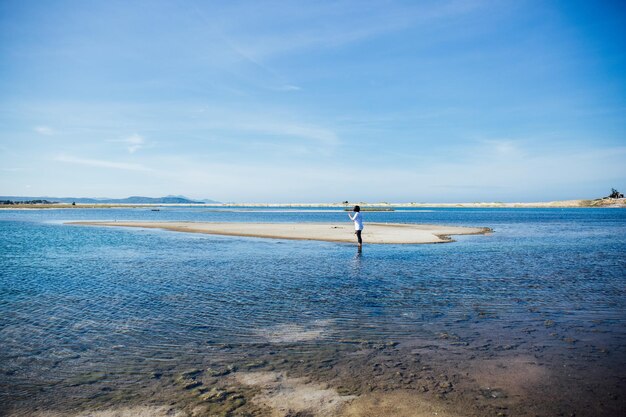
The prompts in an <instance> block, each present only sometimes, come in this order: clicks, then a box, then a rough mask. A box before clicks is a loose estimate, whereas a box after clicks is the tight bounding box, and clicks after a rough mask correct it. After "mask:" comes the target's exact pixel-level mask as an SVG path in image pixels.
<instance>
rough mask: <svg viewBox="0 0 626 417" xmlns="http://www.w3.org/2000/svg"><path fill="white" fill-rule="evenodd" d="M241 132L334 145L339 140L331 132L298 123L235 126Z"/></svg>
mask: <svg viewBox="0 0 626 417" xmlns="http://www.w3.org/2000/svg"><path fill="white" fill-rule="evenodd" d="M237 128H239V129H241V130H247V131H253V132H259V133H262V134H267V135H276V136H287V137H297V138H302V139H307V140H311V141H315V142H321V143H324V144H326V145H335V144H337V143H338V142H339V138H338V137H337V135H336V134H335V132H333V131H332V130H329V129H326V128H323V127H319V126H314V125H307V124H298V123H250V124H242V125H240V126H237Z"/></svg>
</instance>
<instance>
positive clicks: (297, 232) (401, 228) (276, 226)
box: [66, 221, 492, 244]
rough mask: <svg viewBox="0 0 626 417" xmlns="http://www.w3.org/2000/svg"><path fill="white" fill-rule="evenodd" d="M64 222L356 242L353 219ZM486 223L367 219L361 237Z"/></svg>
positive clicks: (380, 240) (381, 238)
mask: <svg viewBox="0 0 626 417" xmlns="http://www.w3.org/2000/svg"><path fill="white" fill-rule="evenodd" d="M66 224H72V225H85V226H116V227H139V228H147V229H164V230H171V231H176V232H187V233H206V234H211V235H225V236H243V237H256V238H270V239H294V240H319V241H325V242H355V236H354V226H353V225H352V223H349V222H346V223H345V224H342V223H336V224H335V223H230V222H228V223H211V222H143V221H142V222H131V221H113V222H111V221H81V222H69V223H66ZM491 231H492V230H491V229H489V228H487V227H462V226H443V225H431V224H400V223H367V224H366V225H365V228H364V230H363V241H364V242H365V243H374V244H421V243H445V242H451V241H452V239H451V238H450V236H452V235H476V234H486V233H489V232H491Z"/></svg>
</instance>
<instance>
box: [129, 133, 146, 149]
mask: <svg viewBox="0 0 626 417" xmlns="http://www.w3.org/2000/svg"><path fill="white" fill-rule="evenodd" d="M126 143H128V152H130V153H135V152H137V151H138V150H139V149H141V148H142V147H143V146H144V144H145V143H146V140H145V139H144V138H143V137H142V136H140V135H138V134H134V135H131V136H129V137H127V138H126Z"/></svg>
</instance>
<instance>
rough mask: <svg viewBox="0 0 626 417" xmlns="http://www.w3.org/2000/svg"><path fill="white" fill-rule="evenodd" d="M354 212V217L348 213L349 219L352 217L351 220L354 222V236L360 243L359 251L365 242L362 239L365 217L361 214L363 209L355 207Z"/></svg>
mask: <svg viewBox="0 0 626 417" xmlns="http://www.w3.org/2000/svg"><path fill="white" fill-rule="evenodd" d="M352 211H353V212H354V216H353V215H351V214H350V213H348V217H350V220H352V221H354V230H355V232H354V234H355V235H356V239H357V241H358V242H359V250H361V247H362V246H363V240H362V239H361V231H362V230H363V215H362V214H361V207H359V206H354V208H353V209H352Z"/></svg>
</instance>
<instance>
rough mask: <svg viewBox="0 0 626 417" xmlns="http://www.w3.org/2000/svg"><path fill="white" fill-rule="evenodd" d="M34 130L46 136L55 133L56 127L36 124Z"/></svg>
mask: <svg viewBox="0 0 626 417" xmlns="http://www.w3.org/2000/svg"><path fill="white" fill-rule="evenodd" d="M33 130H34V131H35V132H37V133H39V134H40V135H44V136H50V135H54V129H52V128H51V127H49V126H36V127H35V128H34V129H33Z"/></svg>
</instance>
